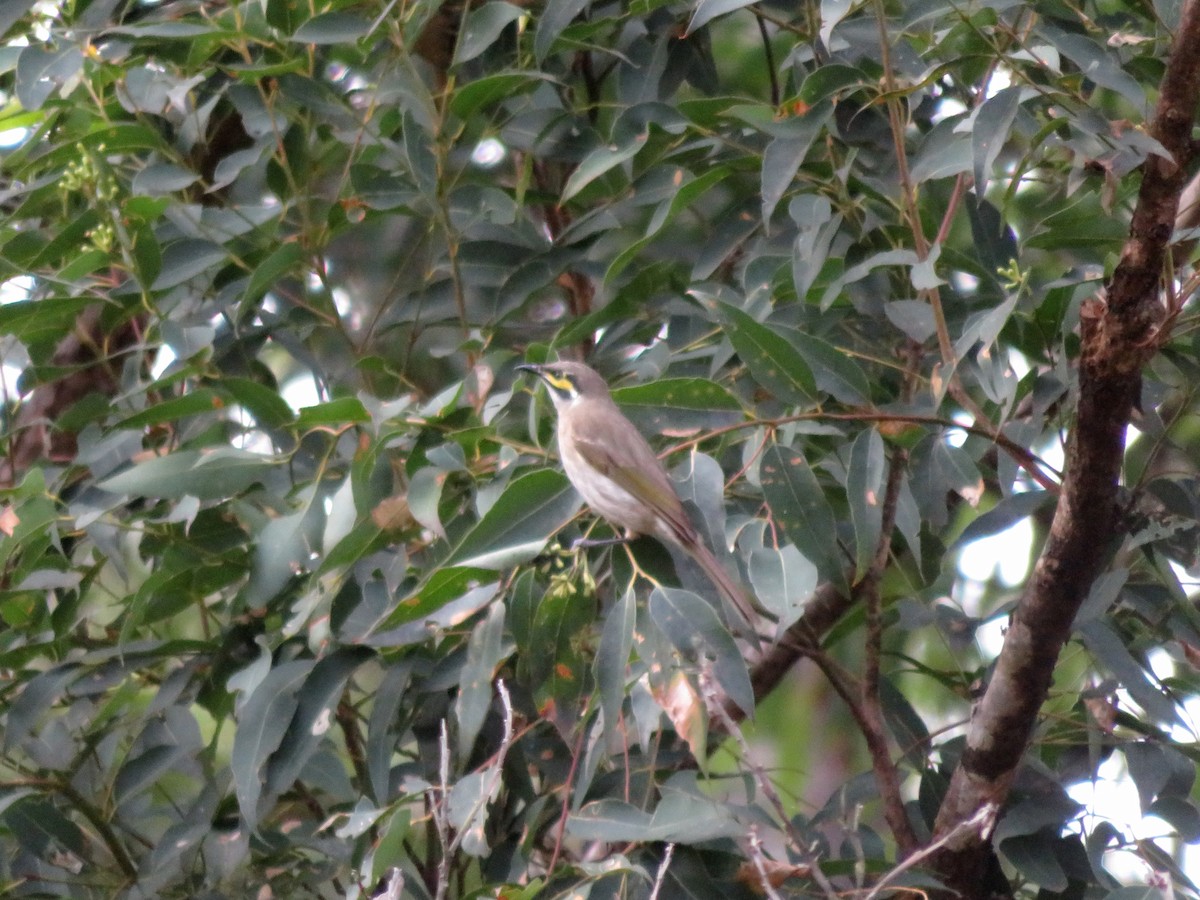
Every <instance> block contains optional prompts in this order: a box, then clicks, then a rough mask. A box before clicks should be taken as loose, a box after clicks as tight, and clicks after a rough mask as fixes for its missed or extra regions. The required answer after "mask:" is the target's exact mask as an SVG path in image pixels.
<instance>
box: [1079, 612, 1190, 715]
mask: <svg viewBox="0 0 1200 900" xmlns="http://www.w3.org/2000/svg"><path fill="white" fill-rule="evenodd" d="M1075 633H1076V634H1078V635H1079V636H1080V637H1081V638H1082V639H1083V643H1084V646H1086V647H1087V648H1088V650H1089V651H1090V652H1091V654H1092V656H1093V657H1094V658H1095V660H1096V661H1097V662H1098V663H1100V664H1101V665H1102V666H1103V667H1104V668H1105V669H1107V670H1108V671H1109V672H1111V673H1112V674H1113V675H1114V676H1115V677H1116V678H1117V680H1118V681H1120V682H1121V684H1122V685H1123V686H1124V688H1125V689H1126V690H1127V691H1129V694H1130V696H1131V697H1133V700H1134V702H1135V703H1137V704H1138V706H1140V707H1141V708H1142V709H1144V710H1145V711H1146V714H1147V715H1148V716H1149V717H1150V718H1151V720H1153V721H1155V722H1159V723H1163V724H1169V723H1173V722H1177V721H1179V710H1178V709H1177V708H1176V706H1175V704H1174V703H1173V702H1171V699H1170V697H1169V696H1167V695H1166V694H1165V693H1163V691H1162V688H1160V687H1159V685H1158V684H1157V679H1156V678H1155V676H1154V674H1153V672H1151V671H1149V670H1148V669H1146V668H1143V666H1142V664H1140V663H1139V662H1138V661H1137V660H1136V659H1135V658H1134V656H1133V654H1131V653H1130V652H1129V648H1128V647H1126V646H1125V644H1124V642H1123V641H1122V640H1121V638H1120V637H1119V636H1118V635H1117V633H1116V632H1115V631H1114V630H1113V629H1112V627H1111V626H1110V625H1109V624H1108V623H1107V622H1105V621H1103V620H1100V619H1094V620H1092V621H1090V622H1084V623H1082V624H1081V625H1080V626H1079V627H1078V628H1077V629H1076V632H1075Z"/></svg>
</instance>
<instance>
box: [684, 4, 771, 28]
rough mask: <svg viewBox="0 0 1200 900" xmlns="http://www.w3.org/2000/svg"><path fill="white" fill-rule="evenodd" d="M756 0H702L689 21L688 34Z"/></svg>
mask: <svg viewBox="0 0 1200 900" xmlns="http://www.w3.org/2000/svg"><path fill="white" fill-rule="evenodd" d="M753 2H754V0H700V2H699V3H697V4H696V11H695V12H694V13H692V20H691V21H690V22H688V26H687V35H688V36H690V35H691V34H693V33H694V32H696V31H698V30H700V29H701V28H703V27H704V26H705V25H707V24H708V23H709V22H711V21H712V20H713V19H715V18H716V17H717V16H723V15H726V14H728V13H731V12H734V11H735V10H739V9H742V8H743V7H746V6H749V5H750V4H751V3H753Z"/></svg>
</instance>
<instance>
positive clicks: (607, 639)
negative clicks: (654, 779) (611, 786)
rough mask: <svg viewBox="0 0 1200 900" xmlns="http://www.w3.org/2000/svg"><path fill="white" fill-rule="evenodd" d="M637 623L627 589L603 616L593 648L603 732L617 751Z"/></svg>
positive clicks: (633, 599) (633, 598)
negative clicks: (596, 645) (602, 626)
mask: <svg viewBox="0 0 1200 900" xmlns="http://www.w3.org/2000/svg"><path fill="white" fill-rule="evenodd" d="M636 625H637V598H636V597H635V596H634V594H633V592H632V591H626V592H625V593H623V594H622V595H621V599H620V600H618V601H617V602H616V603H614V604H613V607H612V609H610V610H609V612H608V615H607V616H606V617H605V619H604V629H603V631H601V633H600V645H599V646H598V647H597V648H596V662H595V667H596V683H597V685H598V686H599V688H600V708H601V709H602V710H603V712H604V734H605V738H606V739H607V743H608V747H609V749H610V751H612V752H618V751H619V749H620V747H621V734H622V732H621V726H620V722H621V707H622V706H623V705H624V702H625V684H626V678H627V672H628V669H629V654H630V653H632V652H633V637H634V628H635V627H636Z"/></svg>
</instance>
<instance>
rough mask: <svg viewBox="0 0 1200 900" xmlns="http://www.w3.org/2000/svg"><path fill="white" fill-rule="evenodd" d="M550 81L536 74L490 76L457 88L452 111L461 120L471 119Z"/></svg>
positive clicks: (516, 73)
mask: <svg viewBox="0 0 1200 900" xmlns="http://www.w3.org/2000/svg"><path fill="white" fill-rule="evenodd" d="M549 81H550V78H549V76H546V75H541V74H539V73H535V72H500V73H498V74H496V75H488V76H486V77H484V78H479V79H477V80H474V81H469V82H467V83H466V84H464V85H463V86H462V87H459V88H457V89H456V90H455V91H454V95H453V96H452V97H451V98H450V111H451V112H452V113H454V114H455V115H456V116H458V117H459V118H460V119H469V118H471V117H472V116H473V115H475V114H476V113H478V112H479V111H480V110H481V109H484V108H486V107H488V106H491V105H492V104H493V103H498V102H500V101H502V100H507V99H509V98H510V97H519V96H520V95H521V94H524V93H528V92H529V91H532V90H534V89H535V88H537V87H538V86H539V85H542V84H546V83H547V82H549Z"/></svg>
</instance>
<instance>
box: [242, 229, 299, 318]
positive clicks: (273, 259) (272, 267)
mask: <svg viewBox="0 0 1200 900" xmlns="http://www.w3.org/2000/svg"><path fill="white" fill-rule="evenodd" d="M303 261H304V248H303V247H301V246H300V245H299V244H298V243H296V242H294V241H290V242H288V243H285V244H280V245H279V246H278V247H276V248H275V249H274V250H272V251H271V253H270V254H269V255H268V256H267V258H266V259H264V260H263V261H262V262H260V263H259V264H258V265H257V266H256V267H255V269H254V271H253V272H252V273H251V275H250V279H249V280H248V281H247V282H246V292H245V293H244V294H243V295H242V302H241V304H240V305H239V307H238V318H239V319H240V318H242V316H244V315H246V314H247V313H248V312H249V311H250V310H251V309H253V308H254V307H255V306H256V305H257V304H258V301H260V300H261V299H262V298H263V295H264V294H266V293H267V291H269V290H271V288H273V287H274V286H275V284H276V282H278V281H279V279H281V278H282V277H284V276H285V275H289V274H291V275H294V274H295V272H294V270H295V268H296V267H297V266H299V265H300V263H301V262H303Z"/></svg>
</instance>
